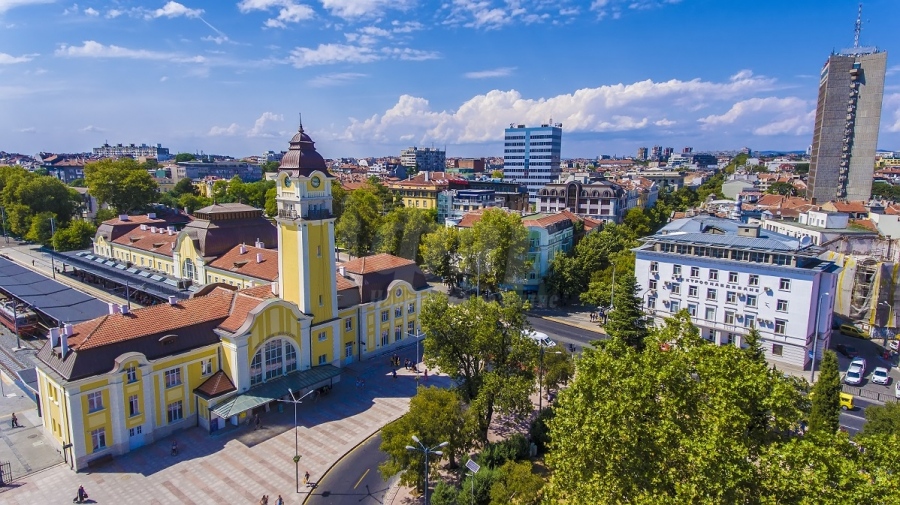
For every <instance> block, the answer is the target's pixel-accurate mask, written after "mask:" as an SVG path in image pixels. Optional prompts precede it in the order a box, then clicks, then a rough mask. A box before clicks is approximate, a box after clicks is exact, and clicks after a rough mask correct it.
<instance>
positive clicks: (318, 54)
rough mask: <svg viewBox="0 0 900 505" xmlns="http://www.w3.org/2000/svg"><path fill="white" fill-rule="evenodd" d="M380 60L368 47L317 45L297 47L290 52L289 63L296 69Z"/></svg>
mask: <svg viewBox="0 0 900 505" xmlns="http://www.w3.org/2000/svg"><path fill="white" fill-rule="evenodd" d="M378 59H380V56H379V55H378V54H377V53H376V52H375V50H373V49H372V48H370V47H364V46H352V45H346V44H319V47H317V48H315V49H312V48H309V47H297V48H294V49H293V50H292V51H291V56H290V58H289V60H290V62H291V63H292V64H293V65H294V66H295V67H297V68H303V67H311V66H314V65H331V64H333V63H368V62H371V61H375V60H378Z"/></svg>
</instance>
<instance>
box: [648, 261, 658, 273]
mask: <svg viewBox="0 0 900 505" xmlns="http://www.w3.org/2000/svg"><path fill="white" fill-rule="evenodd" d="M656 272H659V262H658V261H651V262H650V273H656Z"/></svg>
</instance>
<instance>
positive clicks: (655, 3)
mask: <svg viewBox="0 0 900 505" xmlns="http://www.w3.org/2000/svg"><path fill="white" fill-rule="evenodd" d="M680 2H681V0H594V1H593V2H591V7H590V10H591V11H593V12H596V13H597V17H598V18H599V19H605V18H607V17H611V18H613V19H619V18H621V17H622V13H623V11H624V10H626V9H630V10H648V9H655V8H658V7H664V6H666V5H671V4H677V3H680Z"/></svg>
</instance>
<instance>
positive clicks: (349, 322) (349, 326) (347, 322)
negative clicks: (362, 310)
mask: <svg viewBox="0 0 900 505" xmlns="http://www.w3.org/2000/svg"><path fill="white" fill-rule="evenodd" d="M351 330H353V318H352V317H348V318H346V319H344V331H351Z"/></svg>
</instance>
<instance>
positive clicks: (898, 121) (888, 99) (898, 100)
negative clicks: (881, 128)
mask: <svg viewBox="0 0 900 505" xmlns="http://www.w3.org/2000/svg"><path fill="white" fill-rule="evenodd" d="M891 109H893V111H891ZM882 111H883V112H884V118H885V119H883V120H882V122H884V124H885V126H886V128H885V129H886V130H887V131H889V132H891V133H897V132H900V93H891V94H890V95H884V102H882ZM890 116H893V119H888V118H889V117H890ZM891 121H893V123H892V122H891Z"/></svg>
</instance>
